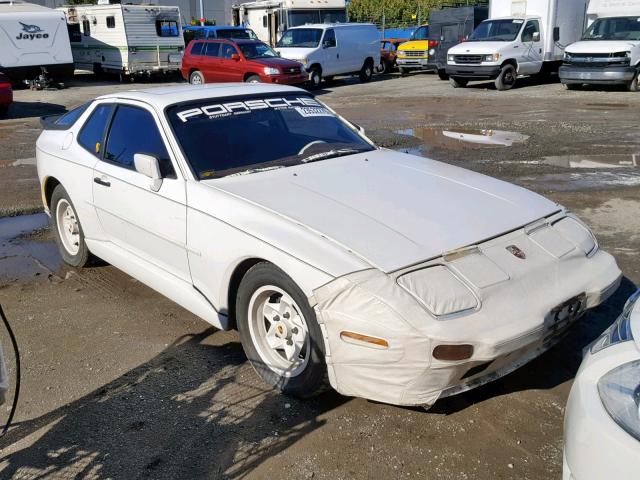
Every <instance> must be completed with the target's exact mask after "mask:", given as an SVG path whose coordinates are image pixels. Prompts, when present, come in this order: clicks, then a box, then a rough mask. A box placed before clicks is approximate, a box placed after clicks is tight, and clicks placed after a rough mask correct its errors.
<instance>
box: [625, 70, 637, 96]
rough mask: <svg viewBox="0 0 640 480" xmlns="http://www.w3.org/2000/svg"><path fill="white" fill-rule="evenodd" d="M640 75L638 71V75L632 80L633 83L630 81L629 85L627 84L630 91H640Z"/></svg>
mask: <svg viewBox="0 0 640 480" xmlns="http://www.w3.org/2000/svg"><path fill="white" fill-rule="evenodd" d="M639 76H640V72H639V73H636V76H635V77H633V80H631V83H629V85H627V89H628V90H629V91H630V92H639V91H640V85H638V81H639V78H638V77H639Z"/></svg>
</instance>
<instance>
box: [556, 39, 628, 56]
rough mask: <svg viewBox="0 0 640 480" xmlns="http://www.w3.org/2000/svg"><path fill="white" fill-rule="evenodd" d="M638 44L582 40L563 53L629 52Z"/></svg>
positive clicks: (619, 41)
mask: <svg viewBox="0 0 640 480" xmlns="http://www.w3.org/2000/svg"><path fill="white" fill-rule="evenodd" d="M638 44H640V42H632V41H630V40H583V41H581V42H576V43H572V44H571V45H569V46H568V47H567V48H566V49H565V51H566V52H568V53H615V52H626V51H629V50H631V49H632V48H633V47H635V46H636V45H638Z"/></svg>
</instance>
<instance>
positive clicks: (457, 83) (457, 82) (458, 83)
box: [449, 77, 469, 88]
mask: <svg viewBox="0 0 640 480" xmlns="http://www.w3.org/2000/svg"><path fill="white" fill-rule="evenodd" d="M449 83H450V84H451V86H452V87H453V88H464V87H466V86H467V84H468V83H469V80H467V79H466V78H460V77H449Z"/></svg>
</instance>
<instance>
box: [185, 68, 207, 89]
mask: <svg viewBox="0 0 640 480" xmlns="http://www.w3.org/2000/svg"><path fill="white" fill-rule="evenodd" d="M189 83H190V84H191V85H204V83H205V81H204V75H203V74H202V72H201V71H200V70H196V71H195V72H191V75H189Z"/></svg>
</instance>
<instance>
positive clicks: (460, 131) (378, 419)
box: [0, 74, 640, 479]
mask: <svg viewBox="0 0 640 480" xmlns="http://www.w3.org/2000/svg"><path fill="white" fill-rule="evenodd" d="M153 85H154V84H152V83H145V84H143V85H138V84H133V85H121V84H117V83H110V82H97V81H95V80H94V79H93V78H92V77H91V76H82V77H78V78H77V79H76V80H75V81H74V82H73V83H71V84H70V86H69V88H67V89H66V90H61V91H41V92H35V91H29V90H18V91H16V92H15V98H16V103H15V105H14V107H13V110H12V113H11V117H10V118H9V119H6V120H0V217H5V218H0V304H2V306H3V307H4V309H5V311H6V312H7V315H8V317H9V319H10V321H11V323H12V325H13V327H14V329H15V331H16V335H17V337H18V341H19V343H20V347H21V351H22V362H23V382H22V393H21V398H20V405H19V409H18V413H17V417H16V419H15V420H16V426H15V427H14V428H13V429H12V430H11V431H10V432H9V434H8V435H7V436H6V437H4V438H3V439H1V440H0V448H1V451H0V477H2V478H41V477H53V478H70V477H71V478H75V477H83V478H84V477H86V478H104V477H113V478H154V479H155V478H176V477H179V478H195V477H210V478H251V479H254V478H255V479H262V478H282V479H298V478H319V479H325V478H326V479H342V478H344V479H351V478H356V479H364V478H442V479H448V478H455V479H460V478H478V479H496V478H498V479H500V478H514V477H515V478H521V479H525V478H528V479H538V478H559V477H560V474H561V469H562V420H563V415H564V405H565V401H566V398H567V395H568V393H569V389H570V387H571V382H572V379H573V377H574V375H575V372H576V371H577V368H578V366H579V364H580V360H581V350H582V348H583V347H584V346H585V345H587V344H588V343H589V342H590V341H591V340H593V339H594V338H595V337H596V336H597V335H598V334H599V333H600V332H601V331H602V330H604V329H605V328H606V327H607V326H608V325H609V324H610V323H611V322H612V321H613V320H614V318H615V317H616V316H617V314H618V312H619V311H620V309H621V308H622V305H623V303H624V301H625V299H626V297H627V296H628V295H629V294H630V293H631V292H632V291H633V289H634V288H635V287H634V285H635V284H639V283H640V254H639V252H640V215H639V213H640V135H639V134H638V127H637V125H638V118H639V116H638V111H640V95H638V94H631V93H628V92H626V91H622V90H618V89H607V90H585V91H571V92H568V91H565V90H564V89H563V88H562V86H561V85H559V84H557V83H554V84H544V85H543V84H536V83H534V82H532V81H527V80H525V81H523V82H521V84H520V87H519V88H516V89H514V90H512V91H508V92H497V91H495V90H494V89H493V87H492V85H491V84H486V83H485V84H482V83H479V84H473V85H471V87H470V88H467V89H458V90H456V89H453V88H451V87H450V86H449V84H448V83H446V82H440V81H439V80H438V79H437V77H435V76H433V75H429V74H417V75H412V76H408V77H405V78H400V77H398V76H395V75H394V76H385V77H378V78H377V79H376V81H374V82H372V83H370V84H367V85H361V84H359V83H357V82H355V81H353V80H350V79H348V80H345V81H338V82H335V83H333V84H331V85H327V86H326V88H325V89H323V90H321V91H319V92H318V94H319V96H320V98H321V99H322V100H323V101H324V102H326V103H328V104H329V105H330V106H332V107H333V108H335V109H336V110H337V111H338V112H339V113H341V114H342V115H344V116H345V117H347V118H349V119H350V120H352V121H354V122H356V123H358V124H360V125H362V126H363V127H365V129H366V130H367V132H368V134H369V135H370V136H371V137H372V138H373V139H374V140H375V141H376V142H377V143H378V144H380V145H382V146H385V147H388V148H394V149H401V150H406V151H409V152H411V153H415V154H418V155H424V156H429V157H432V158H435V159H438V160H442V161H446V162H449V163H453V164H456V165H460V166H463V167H465V168H469V169H472V170H476V171H479V172H482V173H486V174H489V175H492V176H496V177H499V178H501V179H505V180H508V181H512V182H514V183H517V184H520V185H523V186H525V187H527V188H530V189H532V190H535V191H537V192H539V193H542V194H544V195H546V196H549V197H550V198H552V199H554V200H555V201H558V202H560V203H562V204H564V205H566V206H568V207H569V208H570V209H571V210H573V211H574V212H576V213H577V214H578V215H580V216H581V217H582V218H583V219H584V220H585V221H586V222H587V223H588V224H589V225H590V226H591V227H592V228H593V229H594V231H595V232H596V234H597V235H598V238H599V241H600V243H601V246H602V247H603V248H604V249H606V250H608V251H609V252H611V253H612V254H613V255H615V257H616V258H617V260H618V263H619V265H620V266H621V268H622V270H623V272H624V274H625V279H624V281H623V284H622V286H621V288H620V289H619V290H618V292H617V294H616V295H615V296H614V297H613V298H612V299H610V300H609V301H608V302H607V303H606V304H605V305H603V306H601V307H599V308H598V309H596V310H595V311H593V312H591V313H589V314H588V315H587V317H586V318H585V319H584V320H583V321H582V322H581V323H580V324H579V325H577V326H576V328H574V330H572V332H571V333H570V335H569V336H568V337H567V338H566V339H565V340H563V341H562V342H561V343H560V344H559V345H558V346H556V347H555V348H554V349H552V350H551V351H549V352H547V353H546V354H545V355H543V356H542V357H540V358H539V359H537V360H535V361H533V362H532V363H530V364H528V365H526V366H525V367H523V368H521V369H520V370H518V371H516V372H514V373H512V374H511V375H509V376H507V377H505V378H503V379H501V380H499V381H496V382H494V383H493V384H490V385H487V386H484V387H481V388H479V389H476V390H474V391H471V392H468V393H465V394H462V395H459V396H457V397H453V398H449V399H445V400H443V401H440V402H438V403H437V404H436V405H435V407H434V408H433V409H432V410H431V411H429V412H424V411H422V410H420V409H407V408H398V407H393V406H388V405H382V404H377V403H373V402H368V401H366V400H362V399H353V398H346V397H342V396H340V395H338V394H336V393H334V392H326V393H324V394H322V395H321V396H319V397H317V398H314V399H312V400H309V401H300V400H296V399H292V398H287V397H284V396H281V395H279V394H277V393H276V392H274V391H272V390H271V389H268V388H266V386H265V385H264V384H262V383H261V381H260V380H259V379H258V378H257V376H256V375H255V374H254V372H253V370H252V369H251V367H250V366H249V365H248V364H247V363H246V360H245V357H244V355H243V353H242V348H241V346H240V343H239V339H238V336H237V334H236V333H235V332H220V331H216V330H214V329H212V328H209V327H208V325H207V324H206V323H205V322H203V321H201V320H199V319H197V318H196V317H194V316H193V315H191V314H190V313H187V312H186V311H184V310H183V309H181V308H180V307H178V306H177V305H175V304H173V303H172V302H170V301H169V300H167V299H165V298H163V297H161V296H160V295H158V294H156V293H155V292H154V291H152V290H150V289H148V288H147V287H145V286H144V285H142V284H140V283H139V282H137V281H136V280H134V279H132V278H130V277H128V276H127V275H125V274H123V273H121V272H119V271H118V270H116V269H115V268H113V267H110V266H108V265H97V266H94V267H93V268H89V269H84V270H73V269H69V268H67V267H64V266H62V264H61V260H60V258H59V256H58V254H57V251H56V249H55V246H54V244H53V242H52V238H51V233H50V231H49V230H48V229H47V228H46V225H47V220H46V217H45V216H44V215H43V214H38V213H37V212H39V211H40V210H41V206H40V200H39V192H38V186H37V178H36V171H35V166H34V156H35V140H36V138H37V136H38V134H39V130H40V129H39V120H38V117H39V116H41V115H46V114H53V113H59V112H63V111H65V109H67V108H71V107H74V106H76V105H78V104H81V103H83V102H84V101H86V100H88V99H90V98H93V97H95V96H97V95H100V94H103V93H108V92H112V91H118V90H124V89H130V88H143V87H149V86H153ZM165 85H166V83H165ZM503 132H506V133H503ZM470 136H471V137H470ZM465 138H466V139H467V140H468V139H469V138H471V139H472V140H474V141H475V142H478V141H483V142H485V143H484V144H482V143H470V142H469V141H466V140H464V139H465ZM25 214H34V215H31V216H25ZM12 215H19V216H16V217H12V218H10V216H12ZM3 335H4V333H3V334H2V335H0V340H1V341H2V344H3V345H4V347H5V350H7V347H8V345H9V343H8V339H7V338H6V337H5V336H3ZM11 367H12V368H13V365H11ZM12 373H13V372H12ZM5 407H6V406H4V407H2V411H3V414H2V415H1V418H2V419H4V418H5V416H6V413H4V412H5Z"/></svg>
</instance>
